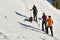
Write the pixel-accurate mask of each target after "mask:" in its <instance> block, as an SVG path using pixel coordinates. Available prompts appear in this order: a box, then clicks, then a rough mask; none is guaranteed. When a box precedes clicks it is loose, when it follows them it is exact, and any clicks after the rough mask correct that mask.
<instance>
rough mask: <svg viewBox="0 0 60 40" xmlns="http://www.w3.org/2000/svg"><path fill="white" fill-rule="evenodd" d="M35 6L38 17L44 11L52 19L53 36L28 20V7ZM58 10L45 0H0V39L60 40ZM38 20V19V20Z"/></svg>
mask: <svg viewBox="0 0 60 40" xmlns="http://www.w3.org/2000/svg"><path fill="white" fill-rule="evenodd" d="M34 4H35V5H36V6H37V9H38V18H39V17H41V16H42V13H43V12H45V13H46V15H47V16H48V15H52V18H53V19H54V24H53V31H54V37H56V38H57V39H56V38H53V37H50V36H48V35H46V34H44V32H42V31H41V30H40V29H41V22H40V28H39V27H38V24H37V23H36V22H34V21H33V22H32V23H30V22H28V20H27V19H28V18H29V17H30V13H31V15H32V12H30V9H31V8H32V6H33V5H34ZM59 13H60V11H59V10H56V9H55V8H54V7H53V6H52V5H51V4H50V3H49V2H48V1H46V0H0V32H1V33H0V40H60V32H59V30H60V27H59V25H60V23H59V22H60V19H59V17H60V15H59ZM38 21H39V20H38Z"/></svg>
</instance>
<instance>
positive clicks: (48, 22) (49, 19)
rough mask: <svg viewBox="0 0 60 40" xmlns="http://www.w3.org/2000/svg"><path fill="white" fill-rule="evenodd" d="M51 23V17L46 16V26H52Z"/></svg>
mask: <svg viewBox="0 0 60 40" xmlns="http://www.w3.org/2000/svg"><path fill="white" fill-rule="evenodd" d="M52 24H53V20H52V19H51V18H48V19H47V26H48V27H52Z"/></svg>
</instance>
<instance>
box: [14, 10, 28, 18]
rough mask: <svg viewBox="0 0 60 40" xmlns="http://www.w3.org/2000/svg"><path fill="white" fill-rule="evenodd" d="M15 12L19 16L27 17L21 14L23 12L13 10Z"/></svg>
mask: <svg viewBox="0 0 60 40" xmlns="http://www.w3.org/2000/svg"><path fill="white" fill-rule="evenodd" d="M15 13H16V14H17V15H19V16H23V17H26V18H28V17H27V16H25V15H23V14H21V13H19V12H17V11H15Z"/></svg>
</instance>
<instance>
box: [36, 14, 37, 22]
mask: <svg viewBox="0 0 60 40" xmlns="http://www.w3.org/2000/svg"><path fill="white" fill-rule="evenodd" d="M36 22H37V14H36Z"/></svg>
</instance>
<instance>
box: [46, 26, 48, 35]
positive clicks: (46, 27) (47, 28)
mask: <svg viewBox="0 0 60 40" xmlns="http://www.w3.org/2000/svg"><path fill="white" fill-rule="evenodd" d="M46 33H47V34H48V26H47V27H46Z"/></svg>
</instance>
